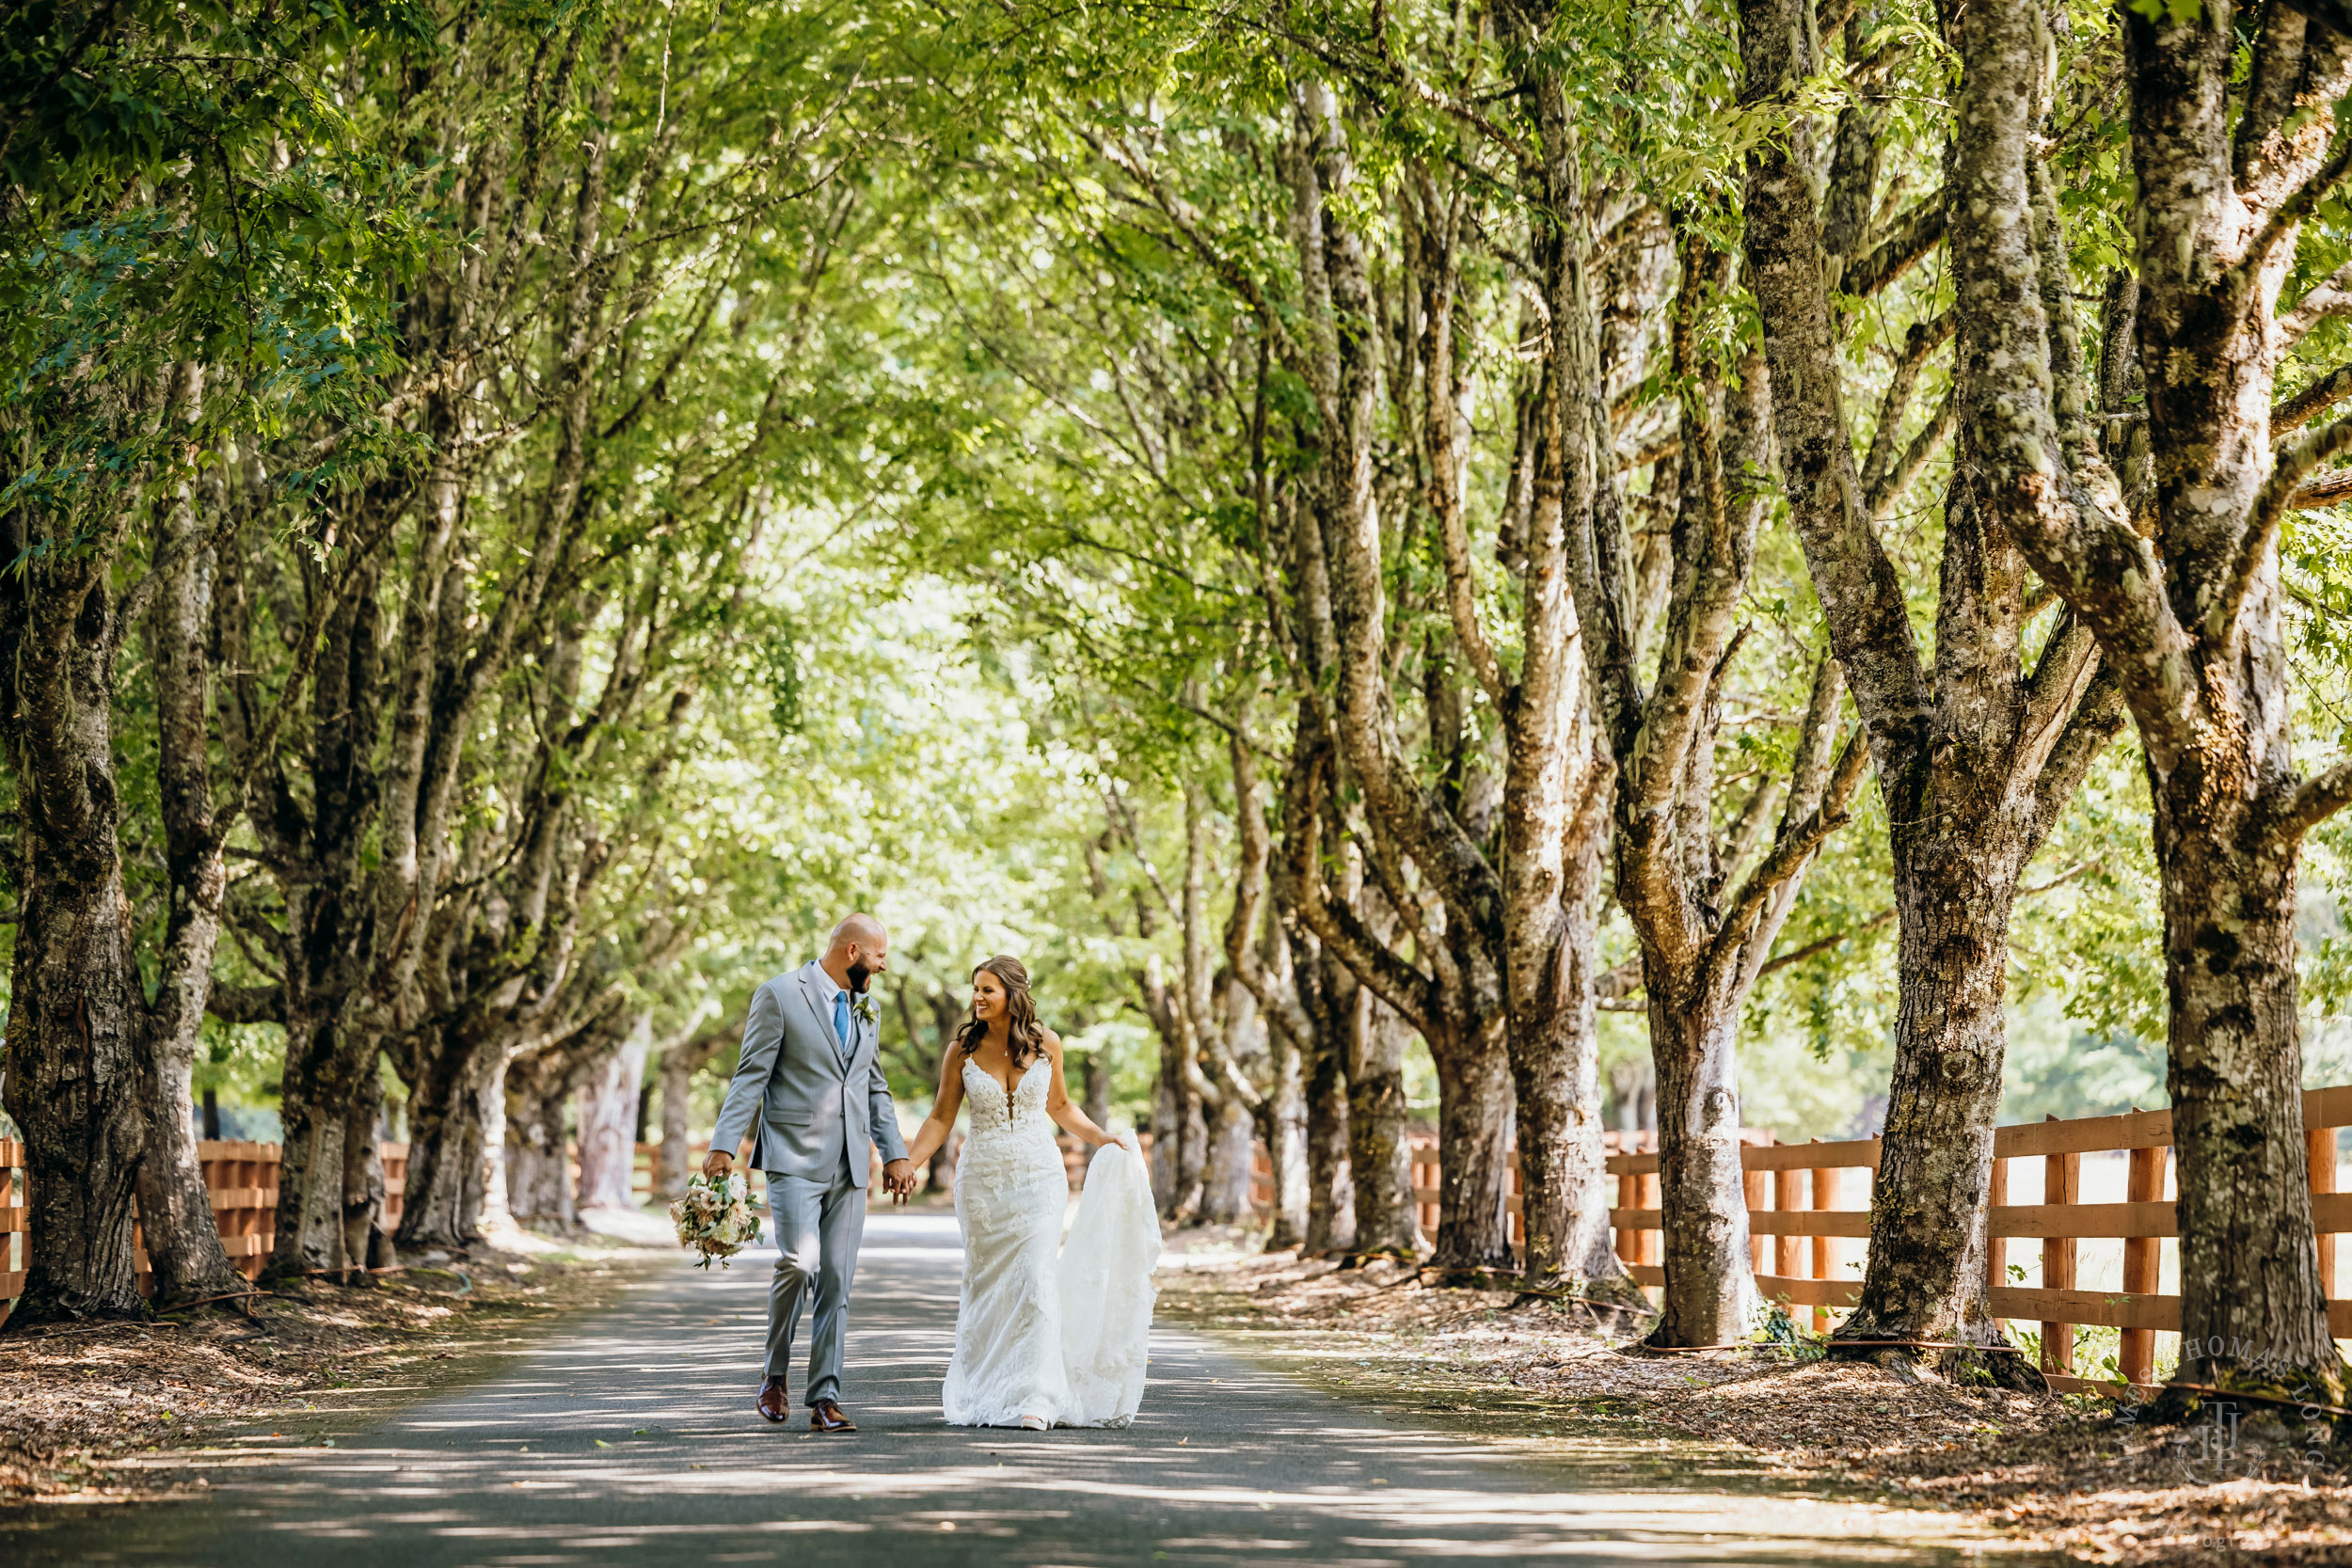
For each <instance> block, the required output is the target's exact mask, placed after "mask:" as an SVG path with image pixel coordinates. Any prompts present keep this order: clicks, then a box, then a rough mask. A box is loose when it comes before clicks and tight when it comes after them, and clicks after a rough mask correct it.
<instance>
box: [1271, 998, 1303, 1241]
mask: <svg viewBox="0 0 2352 1568" xmlns="http://www.w3.org/2000/svg"><path fill="white" fill-rule="evenodd" d="M1259 1116H1260V1125H1259V1136H1261V1137H1263V1139H1264V1140H1265V1146H1266V1160H1267V1163H1268V1164H1271V1165H1272V1166H1273V1167H1274V1217H1273V1224H1272V1225H1271V1226H1269V1227H1267V1230H1266V1238H1265V1249H1266V1250H1267V1251H1268V1252H1289V1251H1293V1250H1295V1249H1299V1248H1303V1247H1304V1246H1305V1245H1306V1243H1307V1228H1308V1227H1307V1207H1308V1196H1309V1194H1310V1192H1311V1186H1312V1182H1311V1175H1310V1172H1309V1169H1308V1163H1307V1079H1306V1055H1305V1053H1303V1052H1302V1051H1300V1050H1299V1048H1298V1042H1297V1041H1295V1040H1294V1039H1292V1038H1291V1037H1289V1035H1288V1033H1287V1032H1286V1031H1284V1030H1280V1029H1278V1030H1276V1031H1275V1032H1274V1092H1273V1093H1272V1094H1270V1095H1268V1096H1267V1097H1266V1100H1265V1103H1264V1105H1263V1107H1262V1108H1261V1109H1260V1112H1259Z"/></svg>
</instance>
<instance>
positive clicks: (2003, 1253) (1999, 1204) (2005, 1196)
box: [1984, 1154, 2009, 1334]
mask: <svg viewBox="0 0 2352 1568" xmlns="http://www.w3.org/2000/svg"><path fill="white" fill-rule="evenodd" d="M1984 1207H1985V1216H1984V1288H1985V1291H1986V1292H1987V1293H1988V1294H1990V1293H1991V1292H1992V1291H1998V1290H2001V1289H2002V1288H2004V1287H2005V1286H2007V1285H2008V1284H2009V1279H2008V1278H2007V1275H2008V1274H2009V1238H2008V1237H2006V1236H1995V1235H1994V1234H1993V1212H1994V1210H1996V1209H2006V1208H2008V1207H2009V1162H2008V1161H2007V1160H2004V1159H2002V1158H2001V1157H2000V1156H1999V1155H1997V1154H1996V1155H1994V1157H1993V1185H1992V1187H1991V1188H1990V1189H1989V1190H1988V1191H1987V1192H1986V1193H1985V1195H1984ZM1993 1326H1994V1328H1995V1329H1998V1330H1999V1331H2000V1332H2001V1333H2003V1334H2007V1333H2008V1332H2009V1330H2008V1329H2007V1328H2004V1327H2002V1324H2001V1320H2000V1319H1999V1318H1998V1317H1997V1316H1996V1317H1994V1320H1993Z"/></svg>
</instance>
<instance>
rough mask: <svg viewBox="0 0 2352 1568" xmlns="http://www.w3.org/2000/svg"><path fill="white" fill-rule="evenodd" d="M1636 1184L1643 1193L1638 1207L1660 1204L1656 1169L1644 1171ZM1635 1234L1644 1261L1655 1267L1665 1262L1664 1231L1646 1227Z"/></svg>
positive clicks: (1643, 1207) (1637, 1188)
mask: <svg viewBox="0 0 2352 1568" xmlns="http://www.w3.org/2000/svg"><path fill="white" fill-rule="evenodd" d="M1642 1141H1643V1142H1644V1143H1645V1144H1646V1143H1647V1142H1648V1141H1649V1140H1648V1139H1646V1138H1645V1139H1643V1140H1642ZM1642 1152H1643V1153H1645V1154H1647V1153H1649V1152H1651V1151H1650V1150H1649V1149H1647V1148H1645V1149H1643V1151H1642ZM1634 1186H1635V1188H1636V1190H1637V1191H1638V1192H1639V1193H1640V1194H1641V1197H1640V1201H1639V1202H1638V1203H1637V1205H1636V1207H1638V1208H1642V1209H1655V1208H1657V1207H1658V1206H1659V1202H1660V1198H1659V1190H1658V1173H1657V1172H1656V1171H1654V1170H1653V1171H1645V1172H1643V1173H1642V1174H1641V1175H1640V1176H1639V1177H1636V1178H1635V1179H1634ZM1634 1235H1635V1236H1636V1237H1637V1238H1639V1241H1640V1245H1641V1252H1642V1258H1641V1260H1642V1261H1643V1262H1645V1263H1648V1264H1650V1265H1652V1266H1653V1267H1655V1266H1656V1265H1658V1264H1661V1263H1663V1262H1664V1261H1665V1260H1666V1235H1665V1232H1664V1231H1662V1230H1654V1229H1651V1228H1649V1227H1643V1228H1642V1229H1640V1230H1637V1231H1635V1232H1634Z"/></svg>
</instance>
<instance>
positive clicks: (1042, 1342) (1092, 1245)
mask: <svg viewBox="0 0 2352 1568" xmlns="http://www.w3.org/2000/svg"><path fill="white" fill-rule="evenodd" d="M966 1100H969V1101H971V1104H972V1130H971V1133H970V1135H969V1136H968V1137H966V1138H965V1140H964V1145H963V1154H962V1157H961V1159H960V1160H959V1161H958V1162H957V1164H956V1181H955V1190H956V1219H957V1221H958V1222H959V1223H960V1224H961V1226H962V1227H963V1294H962V1299H961V1305H960V1307H959V1310H958V1312H957V1316H956V1349H955V1354H954V1356H953V1357H952V1358H951V1359H950V1360H949V1361H948V1363H947V1383H946V1388H945V1389H944V1390H943V1391H942V1394H941V1403H942V1404H943V1405H944V1406H945V1407H946V1414H947V1420H948V1422H949V1423H950V1424H951V1425H954V1426H1005V1427H1009V1426H1021V1427H1026V1428H1028V1429H1029V1430H1031V1431H1033V1432H1043V1431H1044V1430H1046V1429H1047V1428H1049V1427H1053V1426H1125V1425H1126V1424H1127V1423H1128V1422H1129V1421H1130V1420H1132V1419H1134V1418H1135V1414H1136V1406H1137V1405H1139V1404H1140V1403H1141V1402H1142V1401H1143V1370H1144V1354H1145V1343H1146V1340H1147V1339H1148V1338H1149V1337H1150V1333H1151V1328H1152V1298H1153V1296H1154V1294H1155V1291H1154V1290H1153V1288H1152V1268H1153V1266H1154V1265H1156V1264H1157V1263H1158V1261H1159V1255H1160V1227H1159V1216H1158V1214H1157V1212H1155V1211H1154V1209H1153V1207H1152V1191H1151V1181H1150V1179H1149V1177H1148V1176H1147V1175H1146V1174H1145V1171H1144V1168H1143V1158H1142V1152H1141V1150H1140V1149H1139V1148H1137V1147H1136V1135H1135V1134H1134V1133H1133V1132H1120V1133H1118V1134H1116V1135H1114V1134H1112V1133H1109V1132H1104V1130H1103V1129H1102V1128H1100V1127H1097V1126H1095V1125H1094V1122H1093V1121H1092V1120H1091V1119H1090V1118H1089V1117H1088V1116H1087V1114H1086V1113H1085V1112H1084V1111H1082V1110H1080V1109H1079V1108H1078V1107H1077V1106H1076V1105H1074V1104H1073V1103H1071V1100H1070V1094H1069V1091H1068V1090H1067V1089H1066V1088H1065V1087H1064V1086H1063V1084H1062V1048H1061V1039H1060V1037H1058V1036H1057V1035H1056V1034H1055V1033H1054V1032H1053V1031H1052V1030H1051V1029H1047V1028H1045V1027H1043V1026H1042V1025H1041V1024H1040V1023H1039V1022H1038V1021H1037V1007H1036V1005H1035V1003H1034V1002H1033V1001H1032V1000H1031V998H1030V995H1029V972H1028V971H1027V970H1026V969H1025V968H1024V967H1023V966H1022V963H1021V961H1020V960H1019V959H1018V958H1004V957H1001V956H1000V957H997V958H991V959H989V960H988V961H987V962H985V963H983V964H981V965H980V966H979V967H978V968H977V969H976V970H974V971H973V972H972V1017H971V1020H970V1022H966V1023H965V1024H964V1026H963V1027H962V1028H961V1029H960V1030H958V1031H957V1033H956V1037H955V1040H954V1042H953V1043H952V1044H950V1045H949V1046H948V1048H947V1055H946V1060H945V1061H943V1062H942V1063H941V1064H940V1070H939V1097H938V1099H936V1100H935V1101H932V1102H931V1114H930V1117H928V1118H926V1119H925V1121H924V1123H923V1126H922V1128H921V1130H920V1131H918V1132H916V1133H915V1135H914V1142H913V1144H911V1145H910V1146H909V1147H908V1148H907V1159H908V1160H909V1161H910V1162H912V1163H913V1164H914V1166H915V1168H916V1169H918V1170H919V1169H921V1168H922V1166H923V1165H924V1164H926V1163H927V1162H928V1161H929V1160H930V1157H931V1156H932V1155H933V1154H934V1153H936V1152H937V1151H938V1150H939V1148H940V1147H941V1146H942V1145H943V1144H945V1143H946V1141H947V1133H948V1132H949V1130H950V1129H952V1128H953V1127H954V1126H955V1122H956V1112H957V1110H958V1109H959V1108H960V1107H961V1106H962V1104H963V1103H964V1101H966ZM1056 1123H1058V1124H1059V1125H1061V1126H1062V1127H1064V1128H1066V1129H1068V1130H1069V1131H1070V1132H1073V1133H1075V1134H1076V1135H1077V1136H1078V1137H1080V1138H1083V1139H1085V1140H1086V1141H1087V1142H1088V1143H1089V1144H1093V1145H1096V1146H1097V1147H1098V1148H1099V1149H1100V1152H1099V1153H1097V1155H1096V1156H1095V1158H1094V1161H1093V1163H1092V1164H1091V1165H1089V1168H1088V1170H1087V1180H1086V1191H1085V1193H1084V1194H1083V1195H1082V1196H1080V1198H1079V1200H1078V1213H1077V1217H1076V1218H1075V1219H1074V1220H1073V1222H1072V1223H1071V1227H1070V1240H1069V1243H1068V1244H1067V1245H1066V1246H1065V1245H1064V1244H1063V1243H1062V1216H1063V1214H1064V1212H1065V1211H1066V1210H1067V1208H1068V1206H1069V1201H1070V1179H1069V1177H1068V1175H1067V1174H1066V1173H1065V1172H1064V1170H1063V1167H1062V1153H1061V1147H1060V1146H1059V1145H1058V1144H1057V1143H1056V1142H1055V1141H1054V1126H1055V1124H1056Z"/></svg>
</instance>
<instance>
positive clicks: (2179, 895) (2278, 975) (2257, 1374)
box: [2150, 690, 2344, 1404]
mask: <svg viewBox="0 0 2352 1568" xmlns="http://www.w3.org/2000/svg"><path fill="white" fill-rule="evenodd" d="M2273 695H2274V697H2275V699H2276V700H2277V701H2278V702H2279V703H2280V704H2281V705H2284V703H2285V701H2286V694H2285V692H2284V691H2283V690H2280V691H2278V692H2275V693H2274V694H2273ZM2217 750H2219V748H2217ZM2184 760H2185V761H2187V762H2191V763H2192V764H2193V765H2190V766H2182V765H2178V764H2176V766H2175V767H2174V768H2172V769H2171V772H2170V774H2169V777H2166V778H2160V779H2159V778H2156V777H2154V776H2153V775H2154V769H2153V768H2151V769H2150V772H2151V775H2152V778H2151V784H2152V787H2153V789H2154V791H2155V808H2156V809H2155V839H2156V856H2157V862H2158V864H2159V866H2160V867H2161V869H2162V876H2163V885H2164V946H2165V954H2164V958H2165V981H2166V986H2167V990H2168V993H2169V996H2170V998H2171V1010H2170V1017H2169V1021H2168V1026H2167V1031H2166V1039H2167V1045H2168V1048H2169V1052H2170V1062H2169V1069H2168V1070H2167V1073H2166V1084H2167V1085H2168V1086H2169V1089H2170V1091H2171V1096H2172V1148H2173V1154H2174V1158H2175V1160H2176V1161H2177V1162H2178V1167H2177V1168H2178V1173H2179V1192H2180V1198H2179V1218H2180V1233H2181V1346H2182V1350H2181V1363H2180V1369H2179V1370H2178V1371H2177V1372H2176V1373H2175V1374H2174V1376H2175V1378H2176V1380H2178V1381H2184V1382H2195V1383H2203V1384H2210V1385H2214V1386H2224V1387H2243V1388H2249V1389H2253V1390H2259V1389H2262V1388H2265V1387H2268V1388H2274V1389H2277V1390H2278V1391H2280V1392H2282V1393H2284V1394H2286V1395H2287V1396H2289V1397H2296V1398H2312V1399H2313V1400H2314V1402H2324V1403H2330V1404H2336V1403H2341V1402H2342V1399H2341V1397H2340V1396H2341V1394H2342V1392H2343V1387H2342V1379H2343V1375H2344V1374H2343V1370H2342V1359H2341V1356H2340V1355H2339V1354H2338V1352H2337V1349H2336V1345H2335V1342H2334V1340H2333V1339H2332V1338H2330V1336H2329V1333H2328V1300H2327V1285H2326V1282H2325V1281H2324V1280H2322V1279H2321V1278H2320V1276H2319V1267H2318V1248H2317V1245H2316V1243H2315V1240H2314V1231H2313V1228H2312V1206H2311V1180H2310V1169H2309V1163H2308V1161H2309V1151H2308V1148H2307V1146H2306V1144H2305V1142H2304V1136H2303V1094H2302V1088H2303V1083H2302V1079H2303V1053H2302V1036H2301V1026H2300V1020H2299V1017H2298V1015H2297V1011H2296V974H2295V964H2296V941H2295V911H2296V849H2297V847H2298V846H2297V841H2296V840H2295V839H2292V838H2286V837H2284V836H2283V835H2279V834H2276V833H2272V832H2265V831H2264V829H2265V828H2266V826H2267V825H2266V824H2253V823H2249V821H2248V817H2249V816H2251V815H2253V814H2250V813H2249V812H2247V811H2246V810H2245V809H2244V808H2243V807H2242V806H2240V805H2239V804H2238V801H2239V800H2243V799H2244V798H2245V796H2244V795H2243V794H2240V795H2237V796H2236V798H2235V799H2232V798H2231V796H2230V793H2229V792H2225V791H2224V790H2220V789H2216V788H2215V787H2214V786H2213V782H2212V781H2213V779H2214V777H2215V776H2216V775H2217V774H2220V773H2222V772H2223V770H2224V769H2226V768H2230V767H2231V763H2232V761H2233V759H2232V758H2230V757H2228V756H2226V755H2225V756H2221V757H2196V758H2193V759H2184ZM2234 760H2235V761H2236V763H2237V768H2239V769H2242V768H2244V766H2245V760H2244V757H2243V753H2240V755H2239V756H2238V757H2237V758H2236V759H2234ZM2247 793H2251V791H2248V792H2247ZM2249 828H2250V829H2251V830H2252V831H2249ZM2306 1378H2308V1379H2310V1384H2309V1386H2310V1387H2312V1388H2316V1389H2320V1390H2322V1391H2323V1393H2324V1396H2325V1397H2324V1398H2323V1397H2321V1396H2320V1395H2312V1394H2304V1393H2299V1392H2298V1391H2297V1390H2298V1387H2299V1386H2302V1385H2303V1383H2304V1380H2305V1379H2306Z"/></svg>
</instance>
